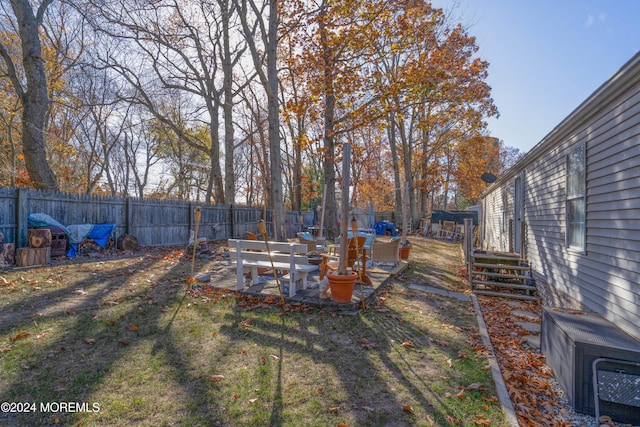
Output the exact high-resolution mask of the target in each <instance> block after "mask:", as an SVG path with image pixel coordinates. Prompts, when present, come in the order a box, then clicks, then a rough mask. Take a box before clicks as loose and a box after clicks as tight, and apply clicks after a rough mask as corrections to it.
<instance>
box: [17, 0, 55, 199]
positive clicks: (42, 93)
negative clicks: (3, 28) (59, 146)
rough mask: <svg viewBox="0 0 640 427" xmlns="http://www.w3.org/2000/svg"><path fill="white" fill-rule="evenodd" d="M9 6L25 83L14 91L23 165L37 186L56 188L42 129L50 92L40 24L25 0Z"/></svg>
mask: <svg viewBox="0 0 640 427" xmlns="http://www.w3.org/2000/svg"><path fill="white" fill-rule="evenodd" d="M49 4H50V1H45V2H43V3H42V5H41V6H40V10H39V11H38V15H39V17H41V16H42V15H43V14H44V9H46V7H47V6H48V5H49ZM11 6H12V7H13V12H14V14H15V16H16V19H17V21H18V29H19V33H20V41H21V44H22V53H23V57H22V63H23V66H24V72H25V77H26V83H27V86H26V90H24V91H23V90H22V88H18V87H17V88H16V92H18V94H20V95H21V96H20V98H21V100H22V108H23V109H22V145H23V154H24V162H25V166H26V168H27V172H28V173H29V177H30V178H31V182H32V183H33V185H34V186H35V187H36V188H40V189H44V190H58V181H57V179H56V176H55V174H54V173H53V171H52V170H51V168H50V167H49V164H48V163H47V151H46V137H45V134H46V132H45V129H46V126H47V119H48V115H49V93H48V90H47V77H46V73H45V67H44V60H43V58H42V46H41V44H40V38H39V35H38V28H39V26H40V23H39V22H38V19H37V18H36V16H34V14H33V10H32V9H31V5H30V3H29V1H28V0H11ZM14 84H15V83H14Z"/></svg>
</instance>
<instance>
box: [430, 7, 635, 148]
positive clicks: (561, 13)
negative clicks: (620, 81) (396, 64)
mask: <svg viewBox="0 0 640 427" xmlns="http://www.w3.org/2000/svg"><path fill="white" fill-rule="evenodd" d="M432 4H433V6H435V7H440V8H443V9H445V10H449V9H450V8H451V7H452V5H455V8H454V10H453V12H452V16H453V17H454V18H456V19H457V22H461V23H462V24H463V25H464V26H465V28H467V30H468V32H469V34H471V35H472V36H475V37H476V44H477V45H478V47H479V51H478V56H479V57H480V58H482V59H484V60H486V61H488V62H489V64H490V65H489V77H488V78H487V83H488V84H489V85H490V86H491V87H492V98H493V100H494V103H495V105H496V106H497V108H498V110H499V112H500V117H499V118H497V119H489V121H488V123H489V132H490V134H491V136H494V137H496V138H498V139H501V140H503V141H504V143H505V145H507V146H510V147H515V148H518V149H520V150H521V151H523V152H527V151H529V150H530V149H531V148H533V146H535V145H536V144H537V143H538V142H540V141H541V140H542V139H543V138H544V137H545V136H546V135H547V134H548V133H550V132H551V131H552V130H553V128H554V127H556V126H557V125H558V124H560V122H561V121H562V120H563V119H565V118H566V117H567V116H568V115H569V114H570V113H571V112H572V111H573V110H575V109H576V108H577V107H578V106H579V105H580V104H581V103H582V101H584V100H585V99H587V98H588V97H589V95H591V94H592V93H593V92H595V90H596V89H598V87H600V85H602V84H603V83H605V82H606V81H607V80H608V79H609V78H610V77H612V76H613V75H614V74H615V73H616V72H617V71H618V70H619V69H620V68H621V67H622V66H623V65H624V64H625V63H626V62H627V61H628V60H629V59H631V57H633V55H635V54H636V53H637V52H638V51H640V0H432Z"/></svg>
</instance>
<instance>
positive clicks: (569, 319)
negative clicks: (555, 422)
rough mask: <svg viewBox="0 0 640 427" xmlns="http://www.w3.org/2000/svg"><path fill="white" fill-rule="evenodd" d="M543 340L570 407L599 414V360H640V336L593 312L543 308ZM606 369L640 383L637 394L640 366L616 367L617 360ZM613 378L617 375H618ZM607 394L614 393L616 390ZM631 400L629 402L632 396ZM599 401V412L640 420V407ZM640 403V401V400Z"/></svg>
mask: <svg viewBox="0 0 640 427" xmlns="http://www.w3.org/2000/svg"><path fill="white" fill-rule="evenodd" d="M540 344H541V351H542V354H544V355H545V357H546V359H547V365H548V366H549V367H550V368H551V369H552V370H553V373H554V375H555V377H556V379H557V380H558V382H559V383H560V386H561V387H562V389H563V390H564V391H565V393H566V394H567V397H568V399H569V403H570V404H571V406H573V408H574V410H575V411H576V412H580V413H583V414H588V415H595V403H594V402H595V400H594V381H593V379H594V371H593V369H594V368H593V362H594V360H596V359H599V358H606V359H608V360H610V359H614V360H620V361H628V362H640V341H638V340H635V339H634V338H633V337H631V336H630V335H628V334H626V333H625V332H623V331H622V330H621V329H620V328H618V327H617V326H615V325H614V324H613V323H611V322H609V321H608V320H606V319H604V318H603V317H601V316H599V315H596V314H593V313H583V312H575V311H567V310H559V309H554V308H549V307H543V310H542V331H541V343H540ZM604 368H606V369H607V370H610V371H611V372H618V373H624V374H623V375H624V377H625V378H629V379H632V382H633V383H634V384H635V387H637V388H636V389H635V390H632V391H633V392H634V393H635V392H636V391H637V390H640V369H638V368H634V367H630V366H629V365H623V364H619V365H618V366H616V363H615V361H614V362H613V363H612V362H610V361H608V362H607V363H606V364H605V365H603V369H604ZM627 373H628V374H629V375H627ZM609 377H610V378H616V375H610V376H609ZM600 378H607V376H601V377H600ZM635 378H637V380H636V379H635ZM610 386H613V387H615V386H616V385H615V384H611V385H609V387H610ZM624 391H625V392H626V393H627V394H628V393H629V391H630V390H629V387H628V386H626V387H625V390H624ZM606 396H607V394H605V397H606ZM608 396H611V393H609V394H608ZM634 399H635V398H634ZM637 399H640V396H637ZM609 400H614V399H609ZM626 400H627V403H628V400H629V399H628V398H627V399H626ZM599 405H600V415H608V416H610V417H611V418H612V419H613V420H615V421H619V422H624V423H631V424H634V425H640V408H639V407H638V406H630V405H628V404H620V403H615V402H611V401H603V400H602V399H600V400H599ZM638 405H639V406H640V400H639V401H638Z"/></svg>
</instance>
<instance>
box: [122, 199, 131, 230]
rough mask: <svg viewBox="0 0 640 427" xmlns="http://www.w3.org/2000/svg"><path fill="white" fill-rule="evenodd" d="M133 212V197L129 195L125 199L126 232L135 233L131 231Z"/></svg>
mask: <svg viewBox="0 0 640 427" xmlns="http://www.w3.org/2000/svg"><path fill="white" fill-rule="evenodd" d="M132 214H133V200H131V197H129V196H127V197H125V199H124V234H129V235H131V234H133V233H132V232H131V228H132V224H131V222H132V218H131V215H132Z"/></svg>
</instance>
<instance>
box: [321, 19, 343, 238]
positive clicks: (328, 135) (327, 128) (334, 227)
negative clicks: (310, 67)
mask: <svg viewBox="0 0 640 427" xmlns="http://www.w3.org/2000/svg"><path fill="white" fill-rule="evenodd" d="M320 13H321V14H326V11H325V9H322V10H321V12H320ZM318 25H319V30H320V43H321V45H322V49H323V68H324V70H323V72H324V75H323V78H324V96H325V107H324V136H323V143H324V150H325V152H324V163H323V164H324V182H325V184H326V186H327V194H326V199H327V200H326V202H325V212H324V214H325V224H327V225H326V228H327V238H328V239H331V240H332V239H335V238H336V237H338V233H339V230H338V217H337V214H336V210H337V203H336V171H335V156H336V147H335V139H334V134H335V132H334V130H335V129H334V125H335V123H334V122H335V108H336V99H335V94H334V93H333V77H334V76H333V72H332V71H333V62H332V52H331V48H330V46H328V42H327V37H326V27H325V25H324V19H320V20H319V24H318ZM342 203H349V200H348V195H344V194H343V195H342ZM342 225H344V224H342Z"/></svg>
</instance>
